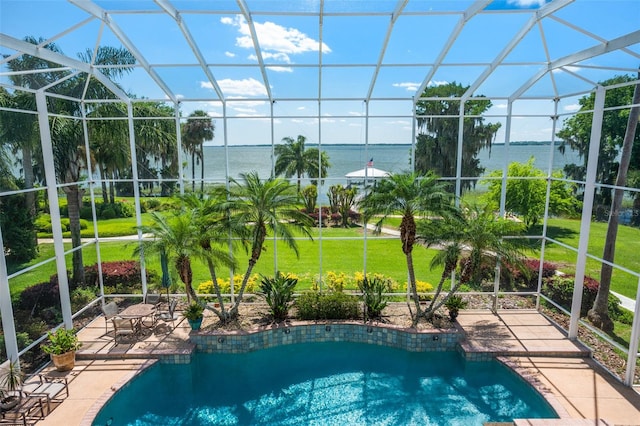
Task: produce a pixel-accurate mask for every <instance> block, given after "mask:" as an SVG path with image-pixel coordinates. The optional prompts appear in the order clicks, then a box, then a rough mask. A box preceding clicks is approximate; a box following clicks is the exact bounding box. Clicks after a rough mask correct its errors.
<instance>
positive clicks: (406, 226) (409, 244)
mask: <svg viewBox="0 0 640 426" xmlns="http://www.w3.org/2000/svg"><path fill="white" fill-rule="evenodd" d="M400 240H401V241H402V252H403V253H404V254H405V257H406V259H407V271H408V273H409V284H408V285H409V287H411V294H412V296H413V303H414V304H415V308H416V312H415V314H414V315H413V321H412V325H413V327H415V326H416V325H417V324H418V321H419V319H420V316H421V314H422V312H421V310H420V300H419V298H418V289H417V288H416V273H415V269H414V267H413V245H414V244H415V241H416V221H415V219H414V218H413V215H411V214H405V215H403V216H402V222H401V223H400ZM409 309H411V306H409Z"/></svg>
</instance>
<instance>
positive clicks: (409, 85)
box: [392, 80, 449, 92]
mask: <svg viewBox="0 0 640 426" xmlns="http://www.w3.org/2000/svg"><path fill="white" fill-rule="evenodd" d="M421 84H422V83H415V82H410V81H405V82H402V83H393V84H392V86H393V87H401V88H405V89H406V90H407V91H408V92H415V91H416V90H418V89H419V88H420V85H421ZM445 84H449V82H448V81H433V80H431V81H429V84H427V86H444V85H445Z"/></svg>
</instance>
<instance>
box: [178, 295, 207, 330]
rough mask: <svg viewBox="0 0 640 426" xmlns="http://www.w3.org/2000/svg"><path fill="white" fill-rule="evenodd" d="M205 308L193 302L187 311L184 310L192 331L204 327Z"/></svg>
mask: <svg viewBox="0 0 640 426" xmlns="http://www.w3.org/2000/svg"><path fill="white" fill-rule="evenodd" d="M203 312H204V308H203V307H202V306H201V305H200V304H199V303H197V302H191V304H190V305H189V306H187V309H185V310H184V312H183V315H184V317H185V318H186V319H187V321H189V325H190V326H191V329H192V330H198V329H200V326H201V325H202V318H203V316H204V315H203Z"/></svg>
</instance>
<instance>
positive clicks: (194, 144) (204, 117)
mask: <svg viewBox="0 0 640 426" xmlns="http://www.w3.org/2000/svg"><path fill="white" fill-rule="evenodd" d="M215 129H216V127H215V124H214V123H213V121H212V120H211V117H209V115H208V114H207V113H206V112H204V111H202V110H196V111H194V112H192V113H191V114H189V119H188V120H187V122H186V123H185V124H184V125H183V126H182V145H183V146H184V149H185V151H187V152H188V153H190V154H191V179H192V181H191V190H192V191H195V185H196V158H197V159H198V161H199V162H200V193H202V192H203V191H204V149H203V143H204V141H210V140H213V136H214V132H215Z"/></svg>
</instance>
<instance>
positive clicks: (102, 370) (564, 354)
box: [38, 310, 640, 425]
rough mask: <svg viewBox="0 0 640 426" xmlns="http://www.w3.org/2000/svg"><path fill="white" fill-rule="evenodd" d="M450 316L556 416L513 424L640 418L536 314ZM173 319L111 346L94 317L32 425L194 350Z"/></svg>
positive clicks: (72, 414) (632, 394)
mask: <svg viewBox="0 0 640 426" xmlns="http://www.w3.org/2000/svg"><path fill="white" fill-rule="evenodd" d="M458 323H459V324H460V326H461V329H462V330H463V332H464V334H465V336H466V339H465V340H464V341H463V342H462V343H461V346H462V348H463V349H464V351H465V352H466V356H467V358H474V359H484V358H490V357H499V359H500V360H501V361H502V362H504V363H505V364H506V365H508V366H509V367H511V368H513V369H514V370H515V371H517V372H518V373H519V374H520V375H521V376H522V377H523V378H524V379H525V380H527V381H529V382H530V383H531V384H532V385H534V386H535V387H536V388H537V389H538V390H539V391H541V392H542V393H543V395H545V396H546V397H547V399H548V401H550V403H551V404H552V406H553V407H554V409H555V410H556V411H557V412H558V414H559V415H560V417H561V419H560V420H555V421H554V420H544V421H542V420H541V421H533V422H529V421H527V422H518V423H516V424H532V425H533V424H535V425H547V424H549V425H553V424H562V425H572V424H575V425H579V424H591V425H593V424H595V423H594V421H593V419H596V418H598V419H603V420H604V421H606V423H602V424H624V425H634V424H640V421H639V420H638V419H640V395H639V394H638V393H637V391H636V390H634V389H632V388H628V387H625V386H623V385H622V384H621V383H620V382H618V381H616V380H615V379H614V378H613V377H612V376H611V375H609V374H608V373H606V372H605V371H604V370H603V369H602V368H601V367H600V366H599V365H598V364H597V363H596V362H594V361H593V360H592V359H591V358H589V351H588V350H587V349H586V348H585V347H584V346H582V345H581V344H580V343H579V342H575V341H571V340H569V339H567V338H566V336H565V334H564V333H563V332H562V331H561V330H560V329H558V328H557V327H556V326H555V325H553V324H552V323H551V322H550V321H549V320H548V319H547V318H546V317H544V316H543V315H541V314H540V313H538V312H536V311H532V310H527V311H523V310H518V311H513V310H503V311H499V312H498V314H497V315H494V314H492V313H491V312H488V311H462V312H461V314H460V316H459V317H458ZM176 324H177V325H176V327H175V328H174V329H173V330H172V331H171V332H170V333H167V332H166V329H164V327H163V324H159V325H158V326H157V328H156V329H157V332H155V333H154V332H147V333H145V334H144V335H143V336H142V338H141V339H139V340H137V341H132V342H131V343H119V344H118V345H115V344H114V342H113V337H112V336H111V334H112V332H111V330H110V331H109V333H108V334H107V335H105V334H104V319H103V317H98V318H96V320H95V321H93V322H92V323H91V324H89V326H87V327H86V328H85V329H83V330H82V331H81V332H80V333H79V336H80V339H81V340H82V342H83V349H82V350H81V351H80V352H79V353H78V362H77V364H76V367H75V368H74V370H73V371H72V372H70V373H69V389H70V395H69V397H68V398H66V399H65V400H64V402H63V403H62V404H60V405H59V406H58V407H56V408H55V410H53V412H52V413H50V414H49V415H48V416H47V417H46V419H45V420H43V421H41V422H38V424H42V425H58V424H62V423H61V422H64V423H65V424H82V425H90V424H91V419H92V418H93V416H95V414H96V413H97V412H98V411H99V409H100V407H101V406H102V405H103V404H104V403H105V402H106V401H107V400H108V399H109V398H110V397H111V396H112V395H113V393H114V392H115V391H117V390H118V389H119V388H120V387H122V386H123V385H124V384H126V383H127V381H128V380H130V379H131V378H132V377H133V376H135V374H136V373H137V372H138V371H140V370H141V369H144V368H145V367H147V366H149V365H151V364H152V363H153V362H155V361H154V360H155V359H158V358H159V357H171V356H175V357H182V356H185V355H186V356H188V354H190V353H191V351H192V350H193V349H194V347H193V345H192V344H191V343H190V342H189V333H190V330H189V327H188V324H186V321H183V320H182V318H180V319H179V320H178V321H176ZM586 420H589V422H587V421H586Z"/></svg>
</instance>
